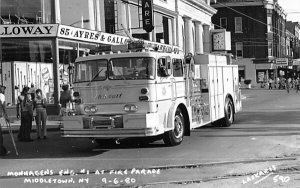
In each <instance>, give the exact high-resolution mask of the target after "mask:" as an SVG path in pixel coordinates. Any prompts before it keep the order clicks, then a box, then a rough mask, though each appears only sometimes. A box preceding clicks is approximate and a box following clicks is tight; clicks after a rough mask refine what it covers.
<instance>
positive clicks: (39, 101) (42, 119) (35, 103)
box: [17, 85, 47, 142]
mask: <svg viewBox="0 0 300 188" xmlns="http://www.w3.org/2000/svg"><path fill="white" fill-rule="evenodd" d="M46 104H47V100H46V98H45V97H44V96H43V93H42V90H41V89H36V90H35V89H34V86H33V85H32V87H31V88H29V87H27V86H26V87H24V88H23V90H22V92H21V95H20V96H19V97H18V100H17V118H18V119H21V126H20V129H19V133H18V139H19V141H24V142H31V141H33V139H31V135H30V132H31V129H32V121H33V119H35V121H36V128H37V131H36V132H37V139H41V138H44V139H46V138H47V129H46V120H47V111H46Z"/></svg>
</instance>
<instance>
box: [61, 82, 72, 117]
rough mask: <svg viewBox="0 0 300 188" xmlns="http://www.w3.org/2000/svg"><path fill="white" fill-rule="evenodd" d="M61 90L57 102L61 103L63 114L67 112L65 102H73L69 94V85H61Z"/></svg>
mask: <svg viewBox="0 0 300 188" xmlns="http://www.w3.org/2000/svg"><path fill="white" fill-rule="evenodd" d="M62 89H63V92H62V93H61V95H60V99H59V103H60V104H61V115H62V116H64V115H65V113H67V108H69V107H70V106H67V104H70V103H71V102H73V97H72V95H71V91H70V89H69V85H63V86H62Z"/></svg>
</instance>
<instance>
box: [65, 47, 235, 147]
mask: <svg viewBox="0 0 300 188" xmlns="http://www.w3.org/2000/svg"><path fill="white" fill-rule="evenodd" d="M228 62H229V58H228V56H222V55H213V54H197V55H195V56H194V57H190V58H185V57H184V55H183V54H175V53H166V52H158V51H151V50H139V51H137V52H136V51H126V52H125V53H121V52H117V53H112V52H111V53H106V54H103V55H96V56H87V57H81V58H78V59H77V60H76V62H75V78H74V83H73V87H74V98H75V99H74V101H75V103H76V105H75V106H76V109H75V112H76V113H75V114H73V115H70V116H64V117H63V128H62V136H63V137H86V138H93V139H97V140H98V141H100V142H101V140H102V139H122V138H129V137H159V138H162V139H163V140H164V142H165V144H167V145H170V146H174V145H178V144H180V143H181V142H182V140H183V137H184V136H185V135H190V131H191V130H192V129H195V128H198V127H201V126H203V125H209V124H212V125H217V126H226V127H228V126H230V125H231V124H232V123H233V121H234V114H235V113H237V112H238V111H240V110H241V93H240V89H239V85H238V67H237V65H229V64H228Z"/></svg>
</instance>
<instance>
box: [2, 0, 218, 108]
mask: <svg viewBox="0 0 300 188" xmlns="http://www.w3.org/2000/svg"><path fill="white" fill-rule="evenodd" d="M143 1H144V0H143ZM150 2H151V1H150ZM209 4H210V1H208V0H172V1H171V0H153V9H152V10H153V26H154V29H153V30H152V31H151V32H146V31H145V30H144V29H143V20H142V13H143V12H142V7H141V5H142V0H126V1H125V0H20V1H11V0H1V1H0V7H1V10H0V11H1V13H0V16H1V17H0V18H1V26H0V37H1V38H0V39H1V41H0V44H1V45H0V47H1V50H0V52H1V56H0V57H2V59H1V78H0V80H1V84H3V85H5V86H6V87H7V89H6V96H7V103H11V104H15V103H16V98H17V96H18V95H19V94H20V92H21V90H22V88H23V87H24V86H31V85H34V87H35V88H40V89H42V91H43V93H44V95H45V96H46V97H47V99H48V102H49V103H50V104H53V106H57V104H58V101H59V95H60V90H61V89H60V88H61V85H62V84H69V83H71V82H72V64H73V63H74V61H75V59H76V58H77V57H79V56H86V55H94V54H97V52H98V51H99V48H101V47H102V46H106V45H119V44H127V43H128V42H129V40H130V37H129V36H132V37H133V38H135V39H143V40H145V42H146V43H147V42H148V43H153V44H155V45H157V46H158V47H159V48H170V49H172V50H176V51H183V52H184V53H189V52H191V53H204V52H210V49H211V45H210V29H212V24H211V16H212V15H213V14H215V13H216V10H215V9H213V8H212V7H210V5H209ZM55 109H56V108H55Z"/></svg>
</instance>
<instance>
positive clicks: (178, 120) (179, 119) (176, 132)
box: [163, 108, 185, 146]
mask: <svg viewBox="0 0 300 188" xmlns="http://www.w3.org/2000/svg"><path fill="white" fill-rule="evenodd" d="M184 129H185V121H184V116H183V114H182V111H181V110H180V108H177V109H176V112H175V117H174V129H173V130H171V131H168V132H166V133H165V134H164V136H163V140H164V142H165V144H166V145H168V146H176V145H179V144H180V143H181V142H182V140H183V135H184Z"/></svg>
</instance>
